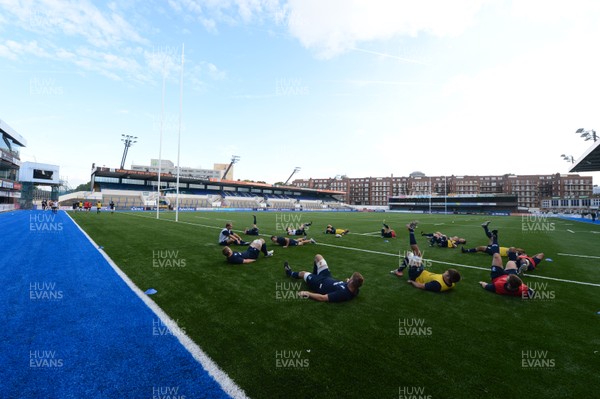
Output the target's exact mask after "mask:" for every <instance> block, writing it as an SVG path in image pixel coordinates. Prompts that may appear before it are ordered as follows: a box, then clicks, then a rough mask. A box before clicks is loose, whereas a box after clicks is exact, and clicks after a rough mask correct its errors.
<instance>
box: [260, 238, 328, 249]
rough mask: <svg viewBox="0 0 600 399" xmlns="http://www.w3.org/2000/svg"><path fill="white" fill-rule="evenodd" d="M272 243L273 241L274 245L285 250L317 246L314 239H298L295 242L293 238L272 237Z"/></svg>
mask: <svg viewBox="0 0 600 399" xmlns="http://www.w3.org/2000/svg"><path fill="white" fill-rule="evenodd" d="M271 241H273V243H274V244H279V245H281V246H282V247H284V248H287V247H296V246H302V245H304V244H316V243H317V242H316V241H315V240H313V239H312V238H304V237H302V238H298V239H297V240H295V239H293V238H287V237H281V236H271Z"/></svg>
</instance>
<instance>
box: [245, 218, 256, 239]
mask: <svg viewBox="0 0 600 399" xmlns="http://www.w3.org/2000/svg"><path fill="white" fill-rule="evenodd" d="M252 217H253V218H254V223H253V224H252V227H251V228H249V229H246V230H244V234H247V235H249V236H257V235H258V226H257V225H256V215H252Z"/></svg>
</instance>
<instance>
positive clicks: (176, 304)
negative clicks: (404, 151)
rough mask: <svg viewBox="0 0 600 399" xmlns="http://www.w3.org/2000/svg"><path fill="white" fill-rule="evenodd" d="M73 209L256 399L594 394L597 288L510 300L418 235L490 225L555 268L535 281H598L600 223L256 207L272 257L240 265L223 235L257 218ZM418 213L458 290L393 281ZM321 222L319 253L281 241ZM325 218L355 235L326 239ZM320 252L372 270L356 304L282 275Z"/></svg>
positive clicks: (545, 285)
mask: <svg viewBox="0 0 600 399" xmlns="http://www.w3.org/2000/svg"><path fill="white" fill-rule="evenodd" d="M71 215H72V216H73V218H74V219H75V221H76V222H77V223H78V224H79V225H80V226H81V227H82V228H83V229H84V230H85V231H86V232H87V233H88V234H90V236H91V237H92V238H93V239H94V240H95V241H96V243H98V245H101V246H103V247H104V250H105V251H106V252H107V253H108V255H109V256H110V257H111V258H112V259H113V260H114V261H115V262H116V263H117V264H118V265H119V267H120V268H121V269H122V270H123V271H124V272H125V273H126V274H127V275H128V276H129V277H130V278H131V279H132V280H133V281H134V282H135V284H136V285H137V286H138V287H140V288H141V289H142V290H146V289H148V288H154V289H156V290H157V291H158V293H157V294H155V295H153V296H152V299H153V300H154V301H155V302H156V303H157V304H158V305H159V306H160V307H161V308H162V309H164V310H165V311H166V312H167V313H168V314H169V315H170V316H171V318H172V319H174V320H176V321H177V323H178V324H179V326H180V327H182V328H183V329H184V330H185V331H186V332H187V334H188V335H189V336H190V337H191V338H192V339H193V340H194V341H195V342H196V343H197V344H198V345H199V346H200V347H201V348H202V349H203V350H204V351H205V352H206V353H207V354H208V355H209V356H210V357H212V359H213V360H214V361H215V362H216V363H217V364H218V365H219V366H220V367H221V368H222V369H223V370H224V371H225V372H227V373H228V374H229V376H230V377H231V378H232V379H233V380H234V381H235V382H236V383H237V384H238V385H239V386H240V387H241V388H242V389H244V390H245V391H246V393H247V394H248V395H249V396H250V397H252V398H277V397H282V398H312V397H334V398H410V397H413V398H482V397H485V398H505V397H534V398H564V397H577V398H591V397H594V396H595V395H596V393H597V392H596V391H597V387H598V386H599V382H600V381H599V377H598V370H599V369H600V367H599V365H600V352H599V351H600V335H599V334H598V331H600V315H599V314H597V312H598V311H600V286H590V285H581V284H575V283H572V282H565V281H557V280H547V279H539V278H534V277H531V276H525V277H524V281H525V282H526V283H527V284H530V285H532V286H533V287H535V288H536V289H537V290H538V292H540V293H542V294H543V295H542V296H541V297H539V298H538V299H534V300H529V301H527V300H522V299H520V298H515V297H504V296H499V295H496V294H493V293H490V292H487V291H485V290H483V289H482V288H481V287H480V286H479V284H478V282H479V281H481V280H484V281H489V267H490V264H491V257H490V256H489V255H487V254H483V253H477V254H462V253H461V252H460V248H458V249H443V248H430V247H429V246H428V244H427V241H426V240H425V238H424V237H421V236H420V235H419V233H420V232H421V231H423V232H434V231H437V230H440V231H442V232H443V233H446V234H448V235H459V236H461V237H465V238H466V239H467V240H468V243H467V245H466V247H472V246H478V245H486V244H487V238H486V237H485V235H484V233H483V229H482V228H481V226H480V225H481V223H482V222H483V221H485V220H486V219H488V220H491V221H492V224H491V225H490V228H491V229H492V228H495V229H498V230H499V240H500V245H503V246H511V245H514V246H519V247H523V248H525V249H526V250H527V251H528V252H529V253H530V254H535V253H537V252H544V253H545V255H546V258H551V259H553V261H552V262H549V261H543V262H542V264H541V265H540V267H539V268H538V270H536V271H535V272H533V273H531V274H534V275H537V276H545V277H552V278H555V279H563V280H573V281H579V282H588V283H594V284H600V278H599V276H600V246H598V241H599V238H600V235H597V234H595V233H592V231H594V230H596V231H597V232H598V231H600V227H598V226H593V225H590V224H584V223H578V222H573V221H564V220H559V219H547V220H544V219H537V220H531V219H528V218H521V217H514V216H513V217H491V218H489V217H487V218H486V217H484V216H453V215H418V216H415V215H408V214H392V213H385V214H383V213H310V212H304V213H277V212H259V213H257V217H258V226H259V228H260V230H261V234H263V235H264V238H265V239H267V244H268V245H269V249H274V250H275V255H274V256H273V257H272V258H263V257H262V255H261V258H260V259H259V260H258V261H257V262H255V263H251V264H246V265H230V264H227V263H226V262H225V257H224V256H223V255H222V254H221V250H222V247H220V246H219V245H217V237H218V233H219V230H220V229H221V228H222V227H223V226H224V224H225V222H226V221H232V222H233V223H234V230H235V231H237V232H240V231H243V229H244V228H245V227H250V226H251V224H252V216H251V215H252V214H251V213H247V212H246V213H245V212H239V213H233V212H194V213H180V215H179V222H178V223H175V222H174V218H175V215H174V213H163V214H161V219H160V220H157V219H156V214H155V213H115V214H109V213H101V214H95V213H79V212H73V213H71ZM383 218H385V219H386V223H388V224H389V225H390V226H391V227H392V228H394V229H395V230H396V232H397V234H398V237H397V238H395V239H383V238H381V237H380V236H378V235H377V234H373V235H368V234H369V233H377V232H378V231H379V230H380V229H381V224H382V220H383ZM413 218H417V219H418V220H419V221H420V224H419V226H418V228H417V230H416V231H417V241H418V242H419V245H420V246H421V249H422V250H424V256H425V258H427V259H430V260H431V261H432V262H431V263H430V264H431V271H434V272H440V273H441V272H443V271H444V270H445V269H446V268H448V267H455V268H456V269H457V270H459V272H460V273H461V275H462V281H461V282H460V283H459V284H458V286H457V287H456V288H455V289H454V290H451V291H449V292H445V293H431V292H425V291H421V290H418V289H416V288H413V287H412V286H410V285H408V284H407V283H406V277H404V278H398V277H396V276H393V275H391V274H389V271H390V270H392V269H393V268H395V267H397V265H398V259H399V258H398V253H399V252H404V251H405V250H407V249H409V243H408V234H407V231H406V227H405V225H406V223H408V222H409V221H410V220H411V219H413ZM309 221H312V222H313V225H312V226H311V227H310V230H309V237H314V238H315V239H316V240H317V241H318V244H317V245H306V246H303V247H290V248H281V247H278V246H275V245H270V244H271V243H270V241H268V239H269V237H268V236H270V235H271V234H276V235H284V232H283V231H282V229H283V227H284V225H286V224H289V223H298V222H309ZM328 223H331V224H333V225H334V227H337V228H347V229H350V230H351V234H349V235H347V236H344V237H342V238H336V237H335V236H331V235H325V234H324V233H323V231H324V230H325V226H326V225H327V224H328ZM568 230H571V231H572V232H569V231H568ZM365 234H366V235H365ZM242 236H243V234H242ZM247 238H248V240H250V239H252V237H247ZM235 249H243V248H241V247H237V248H234V250H235ZM355 249H359V250H355ZM369 251H370V252H369ZM317 253H319V254H322V255H323V256H324V257H325V259H326V260H327V261H328V264H329V267H330V270H331V272H332V274H333V275H334V276H335V277H338V278H340V279H341V278H347V277H349V276H350V275H351V273H352V272H354V271H359V272H361V273H362V274H363V276H364V278H365V283H364V286H363V287H362V288H361V290H360V295H359V296H358V297H357V298H355V299H354V300H352V301H350V302H345V303H339V304H330V303H317V302H313V301H309V300H303V299H296V298H290V296H291V295H292V294H291V292H295V291H297V290H298V289H305V285H304V283H303V282H302V280H291V279H289V278H287V277H286V276H285V275H284V272H283V266H282V265H283V262H284V261H288V262H289V263H290V265H291V266H292V268H293V269H294V270H308V271H311V270H312V263H313V257H314V255H315V254H317ZM559 253H564V254H581V255H586V256H591V257H590V258H583V257H574V256H567V255H559ZM594 257H595V258H594ZM448 264H454V266H449V265H448ZM462 265H466V266H476V267H482V268H484V269H485V270H480V269H474V268H467V267H464V266H462ZM107 295H110V293H107Z"/></svg>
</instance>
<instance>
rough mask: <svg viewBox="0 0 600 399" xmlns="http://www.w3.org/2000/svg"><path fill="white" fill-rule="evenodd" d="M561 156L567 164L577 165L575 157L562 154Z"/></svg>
mask: <svg viewBox="0 0 600 399" xmlns="http://www.w3.org/2000/svg"><path fill="white" fill-rule="evenodd" d="M560 156H561V157H562V158H563V159H564V160H565V161H567V162H571V163H572V164H573V163H575V158H573V155H565V154H561V155H560Z"/></svg>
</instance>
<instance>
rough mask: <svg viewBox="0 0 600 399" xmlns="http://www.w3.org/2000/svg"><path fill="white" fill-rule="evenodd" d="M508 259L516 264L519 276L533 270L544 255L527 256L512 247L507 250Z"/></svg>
mask: <svg viewBox="0 0 600 399" xmlns="http://www.w3.org/2000/svg"><path fill="white" fill-rule="evenodd" d="M508 259H509V260H512V261H514V262H515V263H516V264H517V270H518V272H519V274H523V273H524V272H528V271H529V272H530V271H533V270H535V269H536V268H537V267H538V265H539V264H540V262H541V261H542V259H544V253H543V252H540V253H539V254H536V255H534V256H529V255H527V254H526V253H523V252H519V251H517V249H516V248H514V247H510V248H509V249H508Z"/></svg>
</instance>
